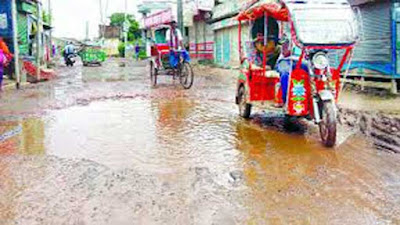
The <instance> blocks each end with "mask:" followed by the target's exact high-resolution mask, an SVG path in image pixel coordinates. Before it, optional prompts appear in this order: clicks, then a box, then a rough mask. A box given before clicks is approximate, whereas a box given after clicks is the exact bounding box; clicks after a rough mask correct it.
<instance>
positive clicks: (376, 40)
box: [350, 0, 400, 92]
mask: <svg viewBox="0 0 400 225" xmlns="http://www.w3.org/2000/svg"><path fill="white" fill-rule="evenodd" d="M350 3H351V4H352V5H353V7H354V8H355V10H356V11H359V16H360V17H359V18H360V21H361V23H360V28H361V33H360V43H359V44H358V45H357V47H356V50H355V52H354V59H353V61H352V63H351V66H350V69H351V75H352V76H356V77H362V78H364V77H366V78H383V79H390V80H391V81H392V83H393V89H395V88H396V85H395V84H396V82H395V81H396V79H397V80H398V79H399V78H400V3H398V2H393V1H390V0H379V1H373V0H350ZM394 92H396V90H394Z"/></svg>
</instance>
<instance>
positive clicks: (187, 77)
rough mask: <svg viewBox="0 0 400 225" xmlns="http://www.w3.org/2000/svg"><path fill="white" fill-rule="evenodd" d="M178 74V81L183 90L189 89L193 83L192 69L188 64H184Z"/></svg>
mask: <svg viewBox="0 0 400 225" xmlns="http://www.w3.org/2000/svg"><path fill="white" fill-rule="evenodd" d="M179 73H180V75H179V81H180V83H181V85H182V87H183V88H185V89H190V88H191V87H192V85H193V82H194V73H193V68H192V66H191V65H190V63H188V62H184V63H183V64H182V67H181V69H180V70H179Z"/></svg>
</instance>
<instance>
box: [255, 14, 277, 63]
mask: <svg viewBox="0 0 400 225" xmlns="http://www.w3.org/2000/svg"><path fill="white" fill-rule="evenodd" d="M267 30H268V36H267V44H266V46H265V45H264V41H265V40H264V34H265V17H260V18H258V19H256V21H255V22H254V25H253V27H252V30H251V33H252V36H253V38H254V41H253V46H254V49H255V50H254V52H253V54H252V57H251V58H252V61H253V63H254V64H255V65H256V66H258V67H261V66H263V53H264V52H265V54H266V65H267V69H268V70H270V69H274V67H275V65H276V62H277V60H278V57H279V55H280V46H278V36H279V25H278V23H277V21H276V20H275V19H274V18H271V17H268V24H267Z"/></svg>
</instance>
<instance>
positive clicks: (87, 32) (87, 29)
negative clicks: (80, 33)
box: [85, 21, 89, 41]
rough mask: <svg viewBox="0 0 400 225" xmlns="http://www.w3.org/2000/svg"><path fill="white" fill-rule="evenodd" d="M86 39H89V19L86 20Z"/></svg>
mask: <svg viewBox="0 0 400 225" xmlns="http://www.w3.org/2000/svg"><path fill="white" fill-rule="evenodd" d="M85 39H86V40H85V41H89V21H86V38H85Z"/></svg>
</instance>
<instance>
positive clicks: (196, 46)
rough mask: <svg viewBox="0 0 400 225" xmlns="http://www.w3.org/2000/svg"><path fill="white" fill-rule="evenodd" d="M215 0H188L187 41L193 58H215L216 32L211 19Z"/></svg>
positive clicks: (186, 4)
mask: <svg viewBox="0 0 400 225" xmlns="http://www.w3.org/2000/svg"><path fill="white" fill-rule="evenodd" d="M214 3H215V2H214V0H188V1H186V3H185V8H184V21H185V25H186V27H185V30H186V31H185V33H186V34H187V36H186V43H187V45H188V50H189V53H190V56H191V58H192V59H198V60H213V59H214V32H213V30H212V28H211V25H210V24H209V23H208V21H209V20H210V19H211V15H212V10H213V8H214Z"/></svg>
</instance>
